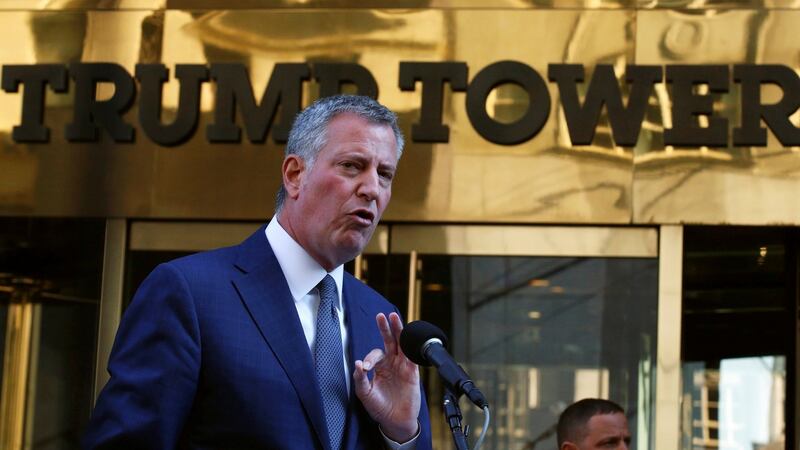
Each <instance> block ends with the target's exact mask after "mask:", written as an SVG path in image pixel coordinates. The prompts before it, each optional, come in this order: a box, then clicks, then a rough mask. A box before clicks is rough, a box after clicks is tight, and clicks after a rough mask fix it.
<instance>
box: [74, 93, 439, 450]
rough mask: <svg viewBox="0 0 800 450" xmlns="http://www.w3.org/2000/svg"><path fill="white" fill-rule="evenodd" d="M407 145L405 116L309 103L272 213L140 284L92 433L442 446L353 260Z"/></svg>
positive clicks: (384, 312)
mask: <svg viewBox="0 0 800 450" xmlns="http://www.w3.org/2000/svg"><path fill="white" fill-rule="evenodd" d="M402 148H403V138H402V134H401V133H400V130H399V128H398V126H397V121H396V117H395V115H394V114H393V113H392V112H390V111H389V110H387V109H386V108H384V107H383V106H381V105H379V104H378V103H376V102H375V101H373V100H371V99H369V98H366V97H357V96H337V97H330V98H326V99H321V100H319V101H317V102H316V103H315V104H314V105H312V106H311V107H309V108H307V109H306V110H304V111H303V112H301V113H300V115H298V117H297V119H296V120H295V124H294V126H293V128H292V131H291V133H290V137H289V142H288V144H287V148H286V157H285V159H284V162H283V166H282V173H283V186H282V188H281V192H280V193H279V195H278V207H277V208H276V214H275V217H274V218H273V219H272V220H271V221H270V223H269V224H268V225H267V226H266V227H262V228H261V229H259V230H258V231H257V232H256V233H255V234H253V235H252V236H251V237H250V238H248V239H247V240H246V241H245V242H243V243H242V244H240V245H238V246H235V247H230V248H224V249H219V250H214V251H210V252H204V253H199V254H196V255H192V256H189V257H185V258H181V259H178V260H175V261H172V262H169V263H166V264H162V265H160V266H159V267H158V268H156V269H155V270H154V271H153V273H152V274H150V276H149V277H148V278H147V279H146V280H145V281H144V282H143V283H142V286H141V287H140V288H139V290H138V291H137V293H136V296H135V297H134V299H133V301H132V302H131V305H130V306H129V307H128V309H127V310H126V312H125V314H124V317H123V320H122V323H121V325H120V329H119V332H118V334H117V338H116V341H115V344H114V349H113V350H112V354H111V359H110V362H109V372H110V374H111V379H110V381H109V382H108V384H107V385H106V387H105V388H104V390H103V392H102V393H101V395H100V397H99V399H98V401H97V405H96V408H95V410H94V412H93V415H92V419H91V423H90V425H89V430H88V432H87V434H86V436H85V438H84V447H85V448H86V449H114V450H121V449H136V450H147V449H159V450H167V449H271V450H276V449H324V450H340V449H348V450H349V449H365V450H366V449H370V450H372V449H378V448H382V447H386V448H392V449H410V448H416V449H421V450H427V449H430V448H431V437H430V426H429V420H428V414H427V407H426V405H425V400H424V395H423V394H422V392H421V389H420V382H419V372H418V369H417V367H416V366H415V365H414V364H413V363H412V362H410V361H409V360H408V359H407V358H406V357H405V355H403V353H402V351H401V350H400V348H399V344H398V338H399V334H400V331H401V330H402V323H401V321H400V318H399V316H398V312H397V309H396V308H395V307H394V306H393V305H392V304H390V303H389V302H387V301H386V300H385V299H384V298H383V297H381V296H380V295H379V294H377V293H376V292H374V291H373V290H371V289H370V288H368V287H367V286H365V285H364V284H362V283H361V282H359V281H358V280H356V279H354V278H353V277H352V276H350V275H349V274H347V273H344V271H343V269H342V265H343V264H344V263H345V262H347V261H349V260H351V259H352V258H353V257H355V256H356V255H358V254H359V253H360V252H361V251H362V249H363V248H364V246H365V245H366V244H367V242H368V241H369V239H370V238H371V236H372V233H373V231H374V230H375V227H376V225H377V223H378V220H379V219H380V217H381V215H382V214H383V211H384V210H385V208H386V206H387V204H388V202H389V199H390V197H391V186H392V178H393V177H394V174H395V171H396V168H397V162H398V160H399V158H400V154H401V152H402ZM358 358H362V359H358ZM350 374H352V376H351V375H350Z"/></svg>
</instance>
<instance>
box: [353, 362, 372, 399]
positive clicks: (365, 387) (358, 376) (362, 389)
mask: <svg viewBox="0 0 800 450" xmlns="http://www.w3.org/2000/svg"><path fill="white" fill-rule="evenodd" d="M355 366H356V370H355V371H354V372H353V387H354V388H355V390H356V395H357V396H358V397H359V398H361V397H362V396H363V395H366V394H368V393H369V390H370V385H369V378H367V371H366V370H364V362H363V361H361V360H358V361H356V362H355Z"/></svg>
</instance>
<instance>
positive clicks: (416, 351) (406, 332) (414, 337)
mask: <svg viewBox="0 0 800 450" xmlns="http://www.w3.org/2000/svg"><path fill="white" fill-rule="evenodd" d="M431 339H439V340H440V341H442V346H444V347H445V348H447V336H445V334H444V331H442V330H441V329H439V327H437V326H436V325H434V324H432V323H429V322H425V321H424V320H417V321H414V322H411V323H409V324H408V325H406V326H405V327H404V328H403V331H402V332H401V333H400V348H401V349H402V350H403V353H404V354H405V355H406V357H407V358H408V359H410V360H411V361H413V362H414V364H417V365H419V366H430V365H431V363H430V362H429V361H428V358H426V357H425V354H424V353H423V350H424V347H425V343H426V342H428V341H429V340H431Z"/></svg>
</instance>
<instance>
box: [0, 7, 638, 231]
mask: <svg viewBox="0 0 800 450" xmlns="http://www.w3.org/2000/svg"><path fill="white" fill-rule="evenodd" d="M0 25H2V26H3V29H4V30H5V31H4V32H5V33H8V35H9V36H10V35H11V33H13V35H14V36H15V38H16V39H17V41H18V42H19V44H18V45H17V46H14V47H6V48H3V49H0V52H3V53H4V54H3V55H0V60H2V61H4V62H6V63H7V64H8V63H11V62H16V63H26V64H30V63H45V62H48V63H66V62H70V61H78V60H80V61H84V62H115V63H117V64H120V65H121V66H122V67H124V69H125V70H126V71H128V73H129V74H133V73H134V67H135V64H136V63H137V62H148V63H154V62H161V63H163V64H165V65H166V67H167V68H168V69H170V76H171V77H173V78H171V81H170V82H168V83H166V84H165V87H164V89H163V95H164V100H163V104H164V112H163V114H162V115H163V116H164V117H163V119H162V120H164V121H165V122H168V121H169V120H170V119H171V118H174V116H175V114H176V109H177V106H178V102H177V99H178V89H179V85H178V84H179V83H178V82H177V81H176V80H174V76H175V73H174V72H175V70H174V69H175V65H176V64H187V63H193V64H208V63H240V64H243V65H244V66H245V67H247V68H248V69H249V77H250V80H251V83H252V85H253V90H254V92H255V93H256V97H257V98H258V99H260V96H261V94H262V93H263V92H264V89H265V86H266V85H267V82H268V80H269V79H270V75H271V73H272V70H273V68H274V67H275V65H276V63H310V64H312V65H313V64H314V63H316V62H320V61H322V62H326V61H335V62H350V63H357V64H360V65H362V66H363V67H365V68H366V69H367V70H368V71H369V72H370V73H371V74H372V75H373V77H374V78H375V80H376V81H377V84H378V88H379V95H380V100H381V101H382V102H383V103H385V104H387V105H388V106H389V107H390V108H392V109H394V110H395V111H397V112H398V114H399V115H400V117H401V122H402V123H401V125H402V127H403V128H404V130H405V132H406V134H407V136H409V137H411V128H412V124H414V123H416V122H417V121H419V117H420V105H421V103H422V94H421V91H422V87H421V86H420V83H417V85H416V90H415V91H413V92H412V91H403V90H401V89H400V88H399V85H398V80H399V65H400V63H401V62H403V61H428V62H447V61H458V62H464V63H465V64H466V65H467V66H468V71H469V74H468V79H469V80H470V81H474V79H475V78H476V77H477V76H478V75H479V74H480V73H481V71H482V70H483V69H485V68H486V67H487V66H490V65H492V64H494V63H497V62H499V61H504V60H508V61H515V62H516V63H517V64H518V65H519V66H523V65H524V66H528V67H529V69H526V70H527V71H528V72H532V71H535V73H538V75H539V76H540V77H541V78H543V79H544V80H545V81H544V83H545V85H546V89H547V96H540V94H542V93H540V94H536V95H537V98H529V95H528V94H527V93H526V92H525V91H524V90H522V89H520V88H519V87H517V86H516V85H515V84H513V83H501V84H500V85H499V86H496V88H495V89H491V90H490V91H488V97H487V98H486V101H485V109H486V114H488V116H489V117H491V118H492V119H491V120H493V121H497V122H499V123H514V122H516V121H518V120H519V119H520V117H522V116H523V115H524V114H525V112H526V111H528V109H529V108H535V107H536V106H537V105H538V106H544V105H545V103H543V102H545V101H546V100H547V99H546V98H545V97H549V98H550V100H551V103H550V108H549V110H547V109H544V111H545V112H547V113H548V119H547V121H546V123H545V124H544V126H543V128H542V129H541V130H540V131H539V132H538V133H537V134H536V135H535V136H534V137H533V138H532V139H530V140H527V141H524V142H522V143H519V144H514V145H501V144H494V143H492V142H489V141H488V140H487V139H486V138H485V137H483V136H482V135H481V134H479V133H478V132H477V131H476V127H475V126H474V125H473V121H471V120H470V118H469V117H468V115H467V106H466V99H467V94H466V93H465V92H451V89H450V88H449V87H445V89H444V99H443V123H444V124H447V125H448V126H449V129H450V136H449V142H448V143H446V144H445V143H439V144H425V143H411V144H410V145H409V146H408V148H407V149H406V152H405V156H404V158H403V160H402V161H401V164H400V169H399V176H398V178H397V181H396V184H395V186H394V199H393V202H392V204H391V205H390V207H389V209H388V210H387V212H386V216H385V218H386V219H389V220H401V221H406V220H422V221H428V220H437V221H438V220H444V221H502V222H579V223H597V222H600V223H629V222H630V218H631V192H630V188H631V185H630V182H631V181H630V180H631V170H632V152H631V151H630V150H629V149H624V148H621V147H615V146H614V145H613V143H612V142H611V141H610V140H609V139H607V138H606V137H604V136H605V135H607V131H603V130H601V131H600V132H599V134H600V135H601V138H599V139H597V140H596V142H597V143H596V144H595V145H593V146H587V147H584V148H572V147H571V146H570V144H569V139H568V137H567V135H566V128H565V126H564V124H563V118H562V116H561V114H560V107H559V103H558V89H557V87H556V86H555V84H553V83H549V82H547V81H546V79H547V67H548V64H550V63H559V62H569V63H579V64H583V65H585V66H587V68H589V69H590V70H591V67H593V66H594V65H596V64H598V63H608V64H614V65H615V66H623V67H624V65H625V63H627V62H630V61H631V59H632V56H633V41H632V40H631V33H633V31H634V30H635V24H634V13H633V12H632V11H625V10H619V11H593V12H586V11H574V10H563V11H559V10H548V11H545V10H531V9H524V10H485V9H474V10H472V9H464V10H460V9H427V10H367V9H360V10H359V9H356V10H344V9H331V10H322V9H309V10H296V9H276V10H250V11H245V10H225V11H217V10H210V11H206V10H203V11H195V12H193V11H178V10H166V11H163V10H157V11H146V10H143V11H102V10H89V11H84V12H7V13H2V14H0ZM524 66H523V67H524ZM74 85H75V83H74V82H71V86H70V88H71V89H72V90H74ZM318 88H319V86H318V84H317V83H316V81H314V80H313V79H312V81H309V82H307V83H305V84H304V90H303V94H302V95H303V99H304V103H306V104H307V103H308V102H310V101H311V100H313V99H314V98H316V97H317V95H318ZM71 92H72V91H71ZM112 95H114V89H112V88H109V86H103V84H102V83H101V85H100V86H99V88H98V93H97V96H98V99H107V98H110V97H111V96H112ZM214 96H215V84H214V83H212V82H207V83H203V87H202V94H201V100H200V119H199V124H198V127H197V129H196V132H195V133H194V134H193V135H192V137H191V139H189V141H188V142H186V143H183V144H181V145H178V146H175V147H162V146H159V145H157V144H155V143H153V142H152V141H150V140H149V139H148V137H147V136H146V135H145V133H143V131H142V129H141V126H140V125H139V124H138V122H139V120H138V107H139V103H138V101H139V100H140V99H139V98H137V99H136V101H135V103H134V105H133V107H132V108H131V110H129V111H128V112H127V113H126V114H125V116H124V119H125V121H126V122H127V123H130V124H133V125H134V126H135V127H136V130H135V131H136V139H135V142H134V143H115V142H113V141H112V140H111V139H110V138H109V136H108V134H107V133H106V132H105V131H101V134H102V136H101V141H100V142H99V143H84V144H78V143H71V142H68V141H67V140H66V138H65V126H66V125H68V124H69V123H70V122H71V121H72V120H73V114H74V112H73V105H74V95H73V94H71V93H68V94H56V93H54V92H52V91H50V90H48V91H47V93H46V96H45V98H46V100H45V101H46V105H47V106H46V108H45V118H44V123H45V124H46V125H47V126H48V127H49V128H50V135H51V138H50V143H49V144H16V143H14V142H13V140H12V139H11V137H10V136H9V135H10V133H11V128H12V127H13V126H15V125H18V124H19V121H20V117H21V114H20V111H21V106H22V105H21V97H22V96H21V95H20V93H10V92H3V93H0V111H1V112H2V113H1V114H0V133H2V134H3V135H4V136H5V137H4V138H3V139H2V140H0V143H2V144H0V145H2V150H1V151H0V155H1V157H2V160H3V161H8V164H3V165H2V166H0V175H2V176H0V179H7V178H8V177H12V176H13V177H15V179H18V181H15V182H13V183H2V184H0V214H33V215H91V216H106V217H109V216H110V217H152V218H215V219H261V218H264V217H268V216H269V215H270V214H271V211H272V203H273V197H274V192H275V190H276V189H277V187H278V184H279V180H280V177H279V167H280V162H281V159H282V146H281V145H278V144H275V143H274V142H273V140H272V139H270V138H268V139H267V141H266V143H264V144H253V143H250V141H249V140H248V139H247V138H244V139H243V142H242V143H240V144H209V143H208V140H207V137H206V127H207V126H208V125H209V124H211V123H212V122H213V121H214V120H215V119H214V107H215V98H214ZM238 123H239V125H240V126H241V125H243V124H242V121H241V117H240V120H239V122H238ZM526 126H527V125H526ZM601 127H602V122H601ZM242 134H243V135H244V134H245V133H244V130H243V132H242ZM409 140H411V139H409ZM6 174H8V175H6Z"/></svg>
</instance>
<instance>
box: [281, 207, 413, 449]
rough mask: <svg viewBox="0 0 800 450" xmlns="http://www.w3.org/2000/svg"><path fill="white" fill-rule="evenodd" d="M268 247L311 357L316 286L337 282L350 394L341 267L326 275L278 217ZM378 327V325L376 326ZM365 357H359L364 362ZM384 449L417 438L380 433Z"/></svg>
mask: <svg viewBox="0 0 800 450" xmlns="http://www.w3.org/2000/svg"><path fill="white" fill-rule="evenodd" d="M265 233H266V235H267V240H268V241H269V245H270V246H271V247H272V251H273V253H275V258H276V259H277V260H278V264H279V265H280V266H281V270H282V271H283V276H284V278H286V283H287V284H288V285H289V291H291V293H292V298H293V299H294V306H295V307H296V308H297V316H298V317H299V318H300V324H301V325H302V326H303V333H304V334H305V335H306V342H307V343H308V348H309V350H310V351H311V354H312V355H313V354H314V343H315V341H316V336H317V308H319V291H318V290H317V285H318V284H319V282H320V281H322V279H323V278H325V275H328V274H329V275H330V276H331V277H333V281H335V282H336V290H337V292H338V294H339V303H338V304H337V305H336V312H337V313H338V315H339V330H340V331H341V332H342V366H343V368H344V373H345V374H346V376H345V377H344V379H345V382H346V383H347V392H350V385H351V378H352V376H353V374H351V373H350V367H349V366H348V364H347V360H348V354H347V327H346V326H345V311H344V303H343V302H342V278H343V276H344V267H343V266H338V267H336V268H335V269H333V270H332V271H330V272H327V271H326V270H325V269H324V268H322V266H320V265H319V263H318V262H317V261H316V260H314V258H312V257H311V255H309V254H308V252H306V251H305V249H304V248H303V247H301V246H300V244H298V243H297V241H295V240H294V239H293V238H292V237H291V236H289V233H287V232H286V230H284V229H283V227H282V226H281V224H280V223H278V219H277V217H273V218H272V220H270V221H269V224H268V225H267V228H266V230H265ZM376 326H377V325H376ZM364 356H367V355H360V356H359V357H360V358H363V357H364ZM381 435H383V439H384V441H386V445H387V446H388V447H389V449H391V450H413V449H414V448H416V441H417V436H419V432H418V433H417V436H415V437H414V438H413V439H411V440H410V441H409V442H406V443H405V444H399V443H397V442H394V441H393V440H391V439H389V438H388V437H386V435H385V434H383V431H382V430H381Z"/></svg>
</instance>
